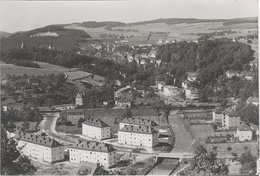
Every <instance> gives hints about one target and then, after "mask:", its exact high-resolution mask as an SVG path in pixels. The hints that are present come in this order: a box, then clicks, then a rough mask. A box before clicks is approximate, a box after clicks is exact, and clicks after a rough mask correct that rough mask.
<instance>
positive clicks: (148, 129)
mask: <svg viewBox="0 0 260 176" xmlns="http://www.w3.org/2000/svg"><path fill="white" fill-rule="evenodd" d="M119 131H124V132H132V133H142V134H155V133H158V132H157V131H155V130H154V129H153V128H151V127H149V126H142V125H138V126H133V125H126V126H125V127H124V128H121V129H119Z"/></svg>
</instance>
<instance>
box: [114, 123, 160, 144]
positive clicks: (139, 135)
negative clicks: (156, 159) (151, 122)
mask: <svg viewBox="0 0 260 176" xmlns="http://www.w3.org/2000/svg"><path fill="white" fill-rule="evenodd" d="M158 137H159V133H158V131H155V130H154V129H153V128H152V127H149V126H142V125H138V126H133V125H126V126H125V127H123V128H121V129H119V131H118V143H119V144H124V145H133V146H139V147H140V146H141V147H153V146H155V145H157V144H158Z"/></svg>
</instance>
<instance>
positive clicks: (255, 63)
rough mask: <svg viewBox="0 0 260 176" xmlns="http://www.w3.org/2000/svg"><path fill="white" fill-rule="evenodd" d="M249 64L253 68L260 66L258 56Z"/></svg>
mask: <svg viewBox="0 0 260 176" xmlns="http://www.w3.org/2000/svg"><path fill="white" fill-rule="evenodd" d="M249 65H250V67H252V68H254V67H256V68H257V67H258V59H257V58H255V59H254V60H253V61H250V62H249Z"/></svg>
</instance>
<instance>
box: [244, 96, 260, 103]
mask: <svg viewBox="0 0 260 176" xmlns="http://www.w3.org/2000/svg"><path fill="white" fill-rule="evenodd" d="M258 101H259V99H258V97H248V99H247V100H246V102H247V103H249V102H258Z"/></svg>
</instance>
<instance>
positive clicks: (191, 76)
mask: <svg viewBox="0 0 260 176" xmlns="http://www.w3.org/2000/svg"><path fill="white" fill-rule="evenodd" d="M197 76H198V74H197V73H196V72H189V73H188V75H187V80H188V81H190V82H194V81H196V79H197Z"/></svg>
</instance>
